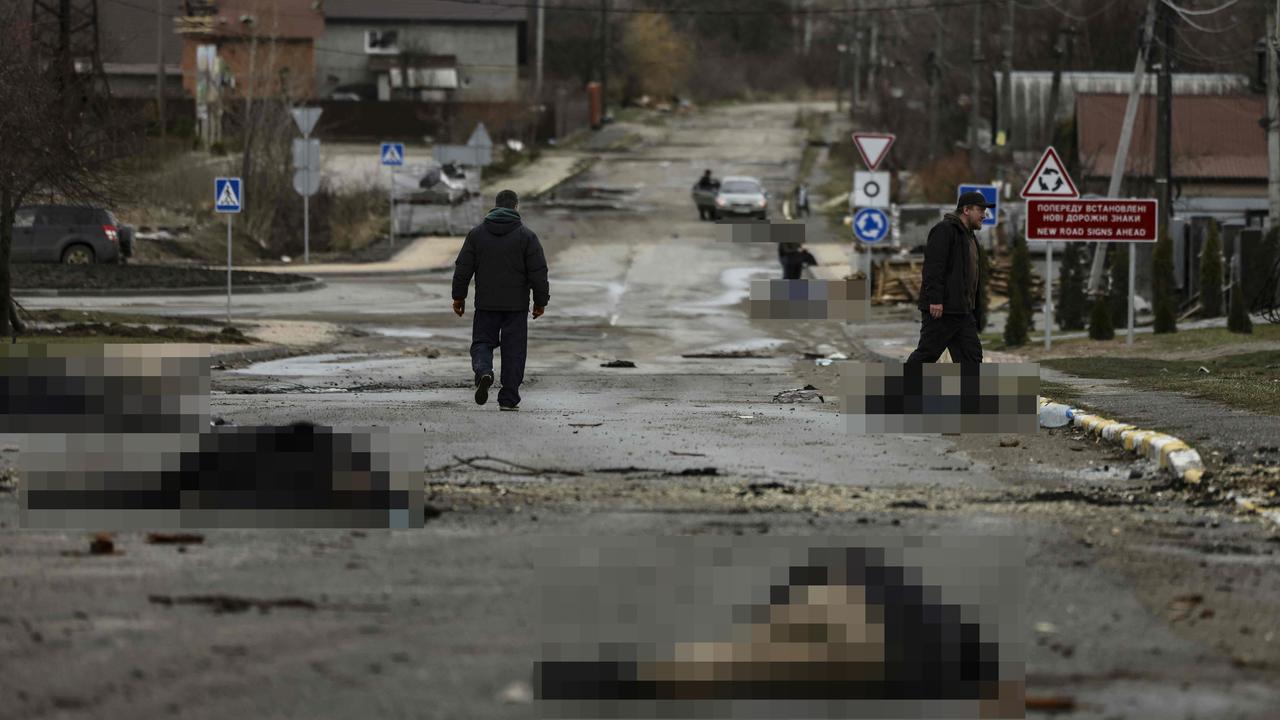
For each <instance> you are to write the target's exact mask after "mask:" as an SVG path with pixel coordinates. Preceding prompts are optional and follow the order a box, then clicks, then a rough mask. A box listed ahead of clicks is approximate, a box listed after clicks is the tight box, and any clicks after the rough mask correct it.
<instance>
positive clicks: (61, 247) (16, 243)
mask: <svg viewBox="0 0 1280 720" xmlns="http://www.w3.org/2000/svg"><path fill="white" fill-rule="evenodd" d="M132 239H133V238H132V228H129V227H127V226H126V227H121V225H120V223H119V221H117V220H116V216H115V215H113V214H112V213H111V211H110V210H103V209H101V208H91V207H77V206H73V205H28V206H26V207H21V208H18V212H17V214H16V215H15V216H14V219H13V249H12V252H11V259H12V261H13V262H62V263H67V264H70V265H87V264H89V263H95V262H98V263H107V262H117V261H119V260H121V259H122V258H124V257H128V256H129V255H130V254H132V253H131V252H130V251H131V250H132V247H131V246H132V244H133V243H132Z"/></svg>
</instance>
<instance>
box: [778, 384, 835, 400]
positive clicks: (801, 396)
mask: <svg viewBox="0 0 1280 720" xmlns="http://www.w3.org/2000/svg"><path fill="white" fill-rule="evenodd" d="M815 399H816V400H817V401H818V402H822V403H825V402H826V401H827V399H826V398H824V397H823V396H822V393H820V392H818V388H816V387H814V386H812V385H805V386H804V387H802V388H793V389H791V390H783V391H782V392H780V393H778V394H777V395H774V396H773V402H776V403H794V402H809V401H812V400H815Z"/></svg>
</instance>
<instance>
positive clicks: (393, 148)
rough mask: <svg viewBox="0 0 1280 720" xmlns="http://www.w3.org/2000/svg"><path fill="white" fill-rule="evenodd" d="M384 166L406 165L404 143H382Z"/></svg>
mask: <svg viewBox="0 0 1280 720" xmlns="http://www.w3.org/2000/svg"><path fill="white" fill-rule="evenodd" d="M380 155H381V157H382V164H383V165H387V166H400V165H403V164H404V143H393V142H384V143H382V152H381V153H380Z"/></svg>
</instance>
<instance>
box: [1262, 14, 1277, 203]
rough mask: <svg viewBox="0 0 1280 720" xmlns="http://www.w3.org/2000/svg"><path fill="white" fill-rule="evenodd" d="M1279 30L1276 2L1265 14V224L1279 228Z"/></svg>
mask: <svg viewBox="0 0 1280 720" xmlns="http://www.w3.org/2000/svg"><path fill="white" fill-rule="evenodd" d="M1277 27H1280V2H1277V4H1276V10H1275V13H1274V14H1273V13H1270V12H1268V13H1267V37H1266V39H1265V40H1264V41H1263V45H1264V46H1265V50H1266V53H1267V199H1268V208H1267V210H1268V212H1267V222H1268V224H1269V225H1270V226H1271V227H1277V226H1280V67H1277V60H1276V51H1277V42H1276V41H1277V38H1276V29H1277Z"/></svg>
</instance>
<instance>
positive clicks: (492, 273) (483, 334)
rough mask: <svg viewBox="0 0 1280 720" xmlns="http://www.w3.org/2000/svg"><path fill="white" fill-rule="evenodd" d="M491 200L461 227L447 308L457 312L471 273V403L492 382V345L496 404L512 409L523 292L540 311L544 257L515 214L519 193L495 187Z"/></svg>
mask: <svg viewBox="0 0 1280 720" xmlns="http://www.w3.org/2000/svg"><path fill="white" fill-rule="evenodd" d="M494 204H495V205H496V206H497V207H495V208H494V209H492V210H490V211H489V214H488V215H486V216H485V218H484V222H483V223H481V224H479V225H477V226H476V227H475V228H473V229H472V230H471V232H469V233H467V239H466V240H465V241H464V242H463V243H462V250H461V251H460V252H459V253H458V259H457V261H456V262H455V263H454V268H453V311H454V313H456V314H457V315H458V317H462V315H463V313H464V312H466V308H467V288H468V286H469V285H470V284H471V277H472V276H473V275H474V276H475V279H476V302H475V317H474V319H473V321H472V324H471V369H472V370H473V371H474V372H475V384H476V403H478V404H480V405H483V404H485V403H486V402H488V400H489V388H490V387H491V386H492V385H493V349H494V348H497V347H500V348H502V389H501V390H499V391H498V406H499V407H500V408H501V409H503V410H517V409H519V405H520V384H521V383H522V382H524V363H525V357H526V356H527V352H528V340H529V315H530V313H529V292H530V291H532V292H533V312H532V315H533V317H534V318H535V319H536V318H539V317H542V313H543V311H544V310H545V309H546V307H547V303H548V302H549V301H550V299H551V290H550V287H549V286H548V284H547V259H546V256H545V255H544V254H543V252H542V244H541V243H540V242H538V236H537V235H535V234H534V232H533V231H532V230H530V229H529V228H528V227H526V226H525V225H524V224H523V223H522V221H521V219H520V213H519V208H520V198H519V197H518V196H517V195H516V194H515V192H514V191H511V190H503V191H502V192H500V193H498V196H497V198H496V199H495V201H494Z"/></svg>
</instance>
